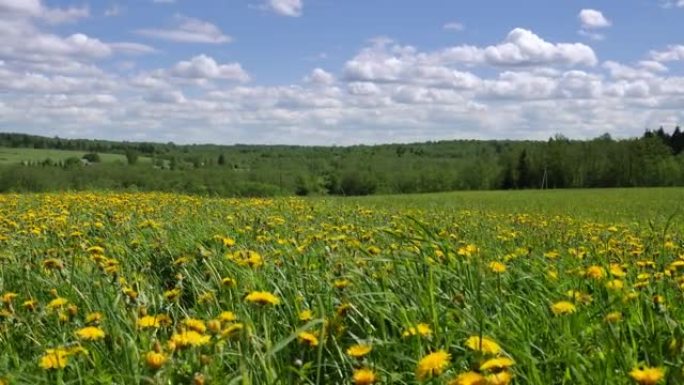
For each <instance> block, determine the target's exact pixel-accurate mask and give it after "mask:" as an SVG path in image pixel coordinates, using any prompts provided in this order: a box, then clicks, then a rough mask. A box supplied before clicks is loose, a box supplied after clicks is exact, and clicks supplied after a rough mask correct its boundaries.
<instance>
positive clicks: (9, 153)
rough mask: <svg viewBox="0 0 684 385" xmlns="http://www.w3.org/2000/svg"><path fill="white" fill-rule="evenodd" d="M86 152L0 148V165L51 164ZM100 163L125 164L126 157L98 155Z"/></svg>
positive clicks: (144, 160) (146, 160) (81, 155)
mask: <svg viewBox="0 0 684 385" xmlns="http://www.w3.org/2000/svg"><path fill="white" fill-rule="evenodd" d="M87 153H88V152H87V151H71V150H54V149H37V148H9V147H0V164H18V163H22V162H42V161H44V160H46V159H50V160H52V161H53V162H56V163H57V162H63V161H65V160H67V159H68V158H74V157H75V158H79V159H80V158H82V157H83V155H85V154H87ZM98 155H99V156H100V160H101V161H102V162H107V163H110V162H121V163H124V164H125V163H126V156H125V155H122V154H98ZM139 161H140V162H149V161H150V158H147V157H141V158H140V159H139Z"/></svg>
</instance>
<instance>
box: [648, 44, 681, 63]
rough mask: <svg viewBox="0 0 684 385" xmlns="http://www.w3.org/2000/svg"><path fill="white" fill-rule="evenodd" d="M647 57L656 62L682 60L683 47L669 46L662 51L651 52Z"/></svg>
mask: <svg viewBox="0 0 684 385" xmlns="http://www.w3.org/2000/svg"><path fill="white" fill-rule="evenodd" d="M649 56H650V57H651V59H653V60H655V61H657V62H668V61H677V60H684V45H671V46H668V47H667V49H665V50H663V51H651V52H650V55H649Z"/></svg>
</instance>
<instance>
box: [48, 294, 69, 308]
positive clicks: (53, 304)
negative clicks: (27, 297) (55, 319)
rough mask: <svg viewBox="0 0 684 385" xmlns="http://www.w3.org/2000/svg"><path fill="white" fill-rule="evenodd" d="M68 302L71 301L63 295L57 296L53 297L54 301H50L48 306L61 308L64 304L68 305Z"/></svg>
mask: <svg viewBox="0 0 684 385" xmlns="http://www.w3.org/2000/svg"><path fill="white" fill-rule="evenodd" d="M67 303H69V300H68V299H66V298H62V297H57V298H55V299H53V300H52V301H50V302H48V304H47V308H48V309H50V310H54V309H59V308H61V307H63V306H64V305H66V304H67Z"/></svg>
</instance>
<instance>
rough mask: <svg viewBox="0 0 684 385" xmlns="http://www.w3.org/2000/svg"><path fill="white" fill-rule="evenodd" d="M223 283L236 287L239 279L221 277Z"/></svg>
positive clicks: (226, 285) (223, 284)
mask: <svg viewBox="0 0 684 385" xmlns="http://www.w3.org/2000/svg"><path fill="white" fill-rule="evenodd" d="M221 285H222V286H225V287H235V286H236V285H237V281H236V280H235V279H234V278H229V277H226V278H223V279H221Z"/></svg>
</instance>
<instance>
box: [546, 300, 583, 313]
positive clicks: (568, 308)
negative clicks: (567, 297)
mask: <svg viewBox="0 0 684 385" xmlns="http://www.w3.org/2000/svg"><path fill="white" fill-rule="evenodd" d="M576 311H577V307H575V305H574V304H573V303H572V302H568V301H560V302H556V303H554V304H553V305H551V312H553V314H555V315H563V314H572V313H574V312H576Z"/></svg>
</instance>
